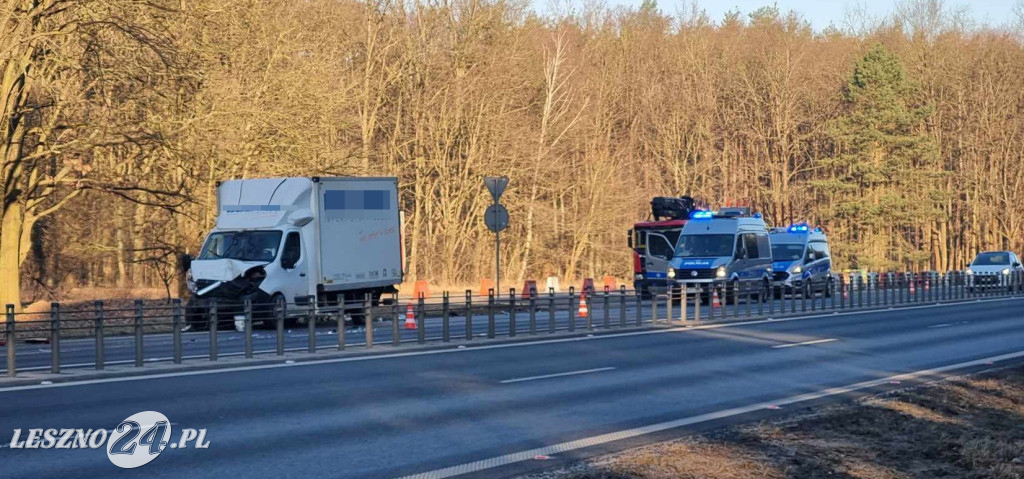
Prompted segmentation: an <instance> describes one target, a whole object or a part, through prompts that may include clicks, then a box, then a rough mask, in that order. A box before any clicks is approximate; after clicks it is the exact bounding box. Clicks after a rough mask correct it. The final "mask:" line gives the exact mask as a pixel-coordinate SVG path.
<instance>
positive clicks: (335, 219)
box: [183, 178, 403, 328]
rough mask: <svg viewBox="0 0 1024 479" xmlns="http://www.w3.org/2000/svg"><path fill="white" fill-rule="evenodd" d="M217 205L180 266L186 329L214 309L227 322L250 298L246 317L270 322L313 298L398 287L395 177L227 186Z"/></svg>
mask: <svg viewBox="0 0 1024 479" xmlns="http://www.w3.org/2000/svg"><path fill="white" fill-rule="evenodd" d="M217 201H218V209H219V212H218V216H217V223H216V226H215V227H214V229H213V230H212V231H211V232H210V233H209V235H208V236H207V237H206V240H205V241H204V242H203V247H202V249H201V250H200V252H199V254H198V255H197V256H196V257H195V258H191V257H187V258H185V261H183V268H184V269H185V270H186V282H187V285H188V289H189V291H190V293H191V297H190V298H189V301H188V303H187V305H186V318H187V321H188V324H189V327H193V328H201V327H205V326H207V325H208V324H209V321H210V320H211V319H213V315H214V305H216V316H217V317H218V319H219V320H230V319H231V318H232V317H234V316H237V315H240V314H241V313H242V311H243V309H242V308H243V304H244V302H245V300H246V299H249V300H251V304H252V306H253V318H254V319H256V320H261V319H262V320H267V321H269V320H273V319H276V318H278V317H281V318H284V317H286V316H288V315H289V314H293V313H295V312H296V311H301V310H302V309H303V308H295V307H293V306H291V305H294V304H302V305H307V304H309V301H310V299H312V298H315V299H316V301H318V302H320V304H322V305H337V304H340V303H342V302H345V303H349V304H357V303H358V304H362V301H364V298H366V297H367V295H369V297H370V299H371V301H372V302H374V303H377V302H379V301H380V298H381V296H382V295H385V294H389V293H393V292H395V291H397V290H396V289H395V285H397V284H399V283H401V282H402V277H403V268H402V259H403V245H402V236H401V216H400V213H399V210H398V188H397V179H396V178H272V179H247V180H232V181H226V182H223V183H221V184H220V185H219V186H218V188H217ZM289 311H291V312H292V313H289ZM353 319H354V320H357V321H361V320H362V319H363V318H362V317H360V316H359V315H353Z"/></svg>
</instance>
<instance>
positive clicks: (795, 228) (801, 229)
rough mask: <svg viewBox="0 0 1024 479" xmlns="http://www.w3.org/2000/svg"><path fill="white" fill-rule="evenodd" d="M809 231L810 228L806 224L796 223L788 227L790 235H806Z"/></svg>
mask: <svg viewBox="0 0 1024 479" xmlns="http://www.w3.org/2000/svg"><path fill="white" fill-rule="evenodd" d="M809 229H810V228H809V227H808V226H807V223H797V224H793V225H789V232H790V233H806V232H807V231H808V230H809Z"/></svg>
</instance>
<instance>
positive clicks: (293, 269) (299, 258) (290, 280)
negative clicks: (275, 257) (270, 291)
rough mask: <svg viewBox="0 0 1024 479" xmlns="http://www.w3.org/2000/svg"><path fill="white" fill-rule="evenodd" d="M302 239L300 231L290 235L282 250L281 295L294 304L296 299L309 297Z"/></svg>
mask: <svg viewBox="0 0 1024 479" xmlns="http://www.w3.org/2000/svg"><path fill="white" fill-rule="evenodd" d="M302 253H303V252H302V238H301V237H300V236H299V232H298V231H292V232H290V233H288V236H286V237H285V239H284V247H283V248H282V249H281V283H280V285H281V286H280V289H281V294H283V295H284V297H285V299H286V300H288V302H289V303H291V302H294V301H295V298H296V297H305V296H307V295H309V287H308V285H309V282H308V281H307V278H306V274H307V269H308V267H307V265H308V264H309V262H308V261H306V256H307V255H305V254H302Z"/></svg>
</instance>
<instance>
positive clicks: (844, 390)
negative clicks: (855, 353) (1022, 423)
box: [403, 351, 1024, 479]
mask: <svg viewBox="0 0 1024 479" xmlns="http://www.w3.org/2000/svg"><path fill="white" fill-rule="evenodd" d="M1022 357H1024V351H1017V352H1015V353H1009V354H1003V355H1000V356H992V357H989V358H983V359H977V360H974V361H967V362H963V363H957V364H950V365H948V366H942V367H938V368H935V369H925V370H922V371H916V372H912V373H905V374H898V375H895V376H890V377H887V378H881V379H873V380H870V381H864V382H859V383H855V384H850V385H848V386H839V387H835V388H828V389H823V390H820V391H816V392H812V393H805V394H799V395H796V396H790V397H787V398H784V399H780V400H777V401H767V402H759V403H755V404H750V405H747V406H741V407H737V408H732V409H723V410H721V411H715V412H709V413H706V414H700V415H697V416H690V417H686V418H681V419H675V420H672V421H666V422H661V423H657V424H651V425H648V426H643V427H637V428H633V429H625V430H622V431H616V432H611V433H607V434H601V435H598V436H591V437H586V438H582V439H576V440H574V441H567V442H563V443H560V444H555V445H551V446H545V447H539V448H536V449H529V450H526V451H520V452H516V453H512V454H505V455H503V456H497V457H492V458H490V459H484V460H481V461H474V462H469V463H466V464H460V465H457V466H451V467H446V468H443V469H437V470H434V471H428V472H422V473H419V474H413V475H410V476H406V477H405V478H403V479H444V478H447V477H453V476H458V475H462V474H469V473H473V472H479V471H483V470H487V469H491V468H495V467H500V466H506V465H509V464H514V463H517V462H522V461H527V460H531V459H533V458H534V457H536V456H553V455H555V454H559V453H564V452H569V451H574V450H577V449H583V448H587V447H592V446H598V445H601V444H607V443H609V442H613V441H621V440H623V439H629V438H633V437H637V436H643V435H647V434H653V433H656V432H661V431H666V430H669V429H675V428H678V427H683V426H690V425H693V424H699V423H702V422H708V421H714V420H717V419H723V418H728V417H733V416H739V415H741V414H747V413H750V412H754V411H759V410H762V409H769V408H772V407H773V406H775V407H781V406H785V405H788V404H795V403H800V402H805V401H813V400H815V399H821V398H826V397H830V396H839V395H843V394H849V393H851V392H855V391H859V390H863V389H869V388H873V387H876V386H881V385H884V384H888V383H889V382H891V381H906V380H910V379H916V378H922V377H928V376H935V375H940V374H942V373H945V372H948V371H953V370H957V369H964V368H970V367H974V366H983V365H988V364H990V363H995V362H997V361H1005V360H1010V359H1017V358H1022Z"/></svg>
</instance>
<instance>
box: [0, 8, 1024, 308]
mask: <svg viewBox="0 0 1024 479" xmlns="http://www.w3.org/2000/svg"><path fill="white" fill-rule="evenodd" d="M556 3H557V2H556ZM764 3H765V4H767V5H770V4H771V3H772V2H771V1H765V2H764ZM535 4H536V2H533V3H531V2H526V1H524V0H511V1H509V0H455V1H449V2H421V1H410V2H395V1H381V0H369V1H358V0H344V1H337V0H188V1H178V0H76V1H67V0H2V1H0V9H2V13H3V15H0V18H2V19H3V20H2V21H3V22H4V23H3V24H2V26H0V28H2V32H3V35H0V61H2V62H3V68H2V69H0V99H2V101H0V125H2V128H0V131H2V132H3V134H2V135H0V161H2V162H3V163H2V171H3V173H4V174H3V175H2V176H0V186H2V188H3V192H4V194H3V196H2V197H0V304H2V303H19V299H20V300H22V301H24V302H31V301H33V300H47V299H59V298H61V296H62V295H63V294H64V293H66V292H68V291H70V290H72V289H74V288H82V287H115V288H122V289H124V288H129V287H131V288H147V287H148V288H159V289H161V290H163V291H164V293H165V294H167V295H178V294H180V292H181V289H182V288H181V286H182V278H181V276H180V275H179V274H178V272H177V270H176V268H175V258H176V255H177V254H178V253H182V252H191V253H195V252H196V250H197V248H198V246H199V243H200V241H201V240H202V233H203V232H204V231H206V230H208V229H209V227H210V225H211V222H212V221H213V219H214V218H215V216H216V211H215V208H216V198H215V194H214V191H215V184H216V182H217V181H218V180H222V179H227V178H239V177H257V176H303V175H378V176H382V175H387V176H397V177H399V178H400V185H401V193H400V197H401V202H402V208H403V210H404V211H405V212H406V213H407V216H406V220H407V223H406V230H405V238H406V241H407V246H408V267H407V270H408V273H409V276H408V279H410V280H427V281H430V282H431V283H434V284H478V283H479V279H480V278H481V277H484V276H488V277H489V276H491V275H492V274H493V273H492V264H493V263H492V258H493V256H494V255H493V251H492V250H491V248H490V245H491V244H492V241H491V240H492V235H491V234H490V233H489V232H488V231H487V230H486V228H485V227H484V225H483V222H482V219H481V218H482V214H483V212H484V210H485V208H486V207H487V206H488V204H489V202H490V198H489V196H488V195H487V193H486V191H485V190H484V187H483V184H482V182H481V177H482V176H484V175H501V174H504V175H508V176H509V177H510V178H511V183H510V187H509V190H508V191H507V192H506V193H505V196H504V198H503V201H504V202H505V203H506V204H507V206H508V208H509V210H510V212H511V218H512V221H511V227H510V228H509V230H507V231H506V232H505V233H503V240H504V241H503V242H502V248H503V252H502V257H503V258H505V262H504V263H503V264H504V271H503V277H505V278H508V279H509V280H510V281H512V282H513V283H515V284H516V285H517V286H518V285H519V284H522V283H521V281H522V280H523V279H526V278H533V279H540V280H542V279H543V277H545V276H548V275H557V276H560V277H561V278H562V279H563V283H568V282H570V281H575V280H578V278H580V277H585V276H589V277H601V276H603V275H605V274H612V275H616V276H618V277H619V278H621V279H625V278H627V277H628V275H629V273H630V266H631V262H630V259H629V252H628V249H627V248H626V245H625V237H626V230H627V229H628V228H629V227H630V225H631V224H632V223H633V222H635V221H637V220H639V219H642V218H644V217H646V215H647V212H648V211H649V207H648V202H649V201H650V199H651V197H652V196H657V195H678V194H690V195H694V196H696V197H699V198H703V199H705V200H707V201H709V202H711V203H712V204H721V203H726V202H730V203H746V204H749V205H751V206H753V207H754V208H756V209H758V210H760V211H762V212H764V214H765V217H766V220H767V221H768V222H769V223H770V224H784V223H787V222H789V221H792V220H807V221H810V222H812V223H814V224H822V225H824V227H825V229H826V231H827V232H828V234H829V235H830V238H831V239H832V242H833V246H834V247H833V249H834V251H833V254H834V257H835V258H836V261H837V265H836V266H837V269H844V268H873V269H878V268H900V269H903V268H908V269H938V270H946V269H950V268H957V267H962V266H963V265H964V264H965V262H966V261H968V260H969V259H970V258H971V257H972V256H973V255H974V253H975V252H976V250H978V249H990V248H1011V249H1018V250H1020V249H1022V246H1024V245H1022V243H1021V241H1022V239H1021V238H1024V187H1022V185H1024V169H1022V168H1020V167H1019V166H1020V156H1021V152H1022V151H1024V134H1022V133H1021V132H1024V115H1022V113H1021V107H1020V105H1022V104H1024V43H1022V42H1024V6H1022V8H1020V9H1018V11H1019V15H1018V16H1017V17H1015V18H1005V19H994V20H993V21H994V22H997V23H994V24H991V25H979V24H974V23H972V22H971V21H970V20H969V18H970V17H969V16H968V15H965V14H964V12H963V11H961V10H958V9H956V8H953V7H951V6H948V5H946V4H945V3H944V2H943V1H941V0H902V1H900V2H899V6H898V8H897V9H896V11H895V13H894V14H893V15H891V16H887V17H877V16H873V15H872V12H871V11H870V10H868V5H869V4H868V3H864V4H863V5H864V7H863V8H862V9H860V10H858V9H856V8H854V9H852V10H851V11H850V14H849V16H848V18H847V19H846V20H845V21H844V22H842V23H841V24H837V25H833V26H830V27H828V28H825V29H823V30H820V31H814V30H812V29H811V27H810V26H809V24H808V23H807V22H806V21H805V20H804V19H803V18H802V17H801V16H800V14H799V12H788V11H782V10H779V9H778V8H776V7H773V6H767V7H764V8H760V9H757V10H755V11H752V12H733V13H730V14H729V15H727V16H725V17H724V18H709V17H708V16H707V15H705V14H704V13H703V12H702V11H701V10H700V9H698V8H690V7H683V8H680V9H678V10H676V9H675V6H674V5H673V6H668V5H664V6H659V5H658V4H657V3H656V2H654V1H647V2H643V4H642V5H640V6H638V7H635V8H627V7H606V6H603V5H602V4H601V3H599V2H583V3H582V4H579V5H575V6H573V7H569V6H568V5H569V4H562V3H558V5H564V6H563V7H553V8H551V9H550V10H547V11H545V12H544V13H538V12H537V11H534V10H533V7H532V5H535ZM851 4H852V5H856V2H851ZM1022 5H1024V4H1022Z"/></svg>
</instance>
